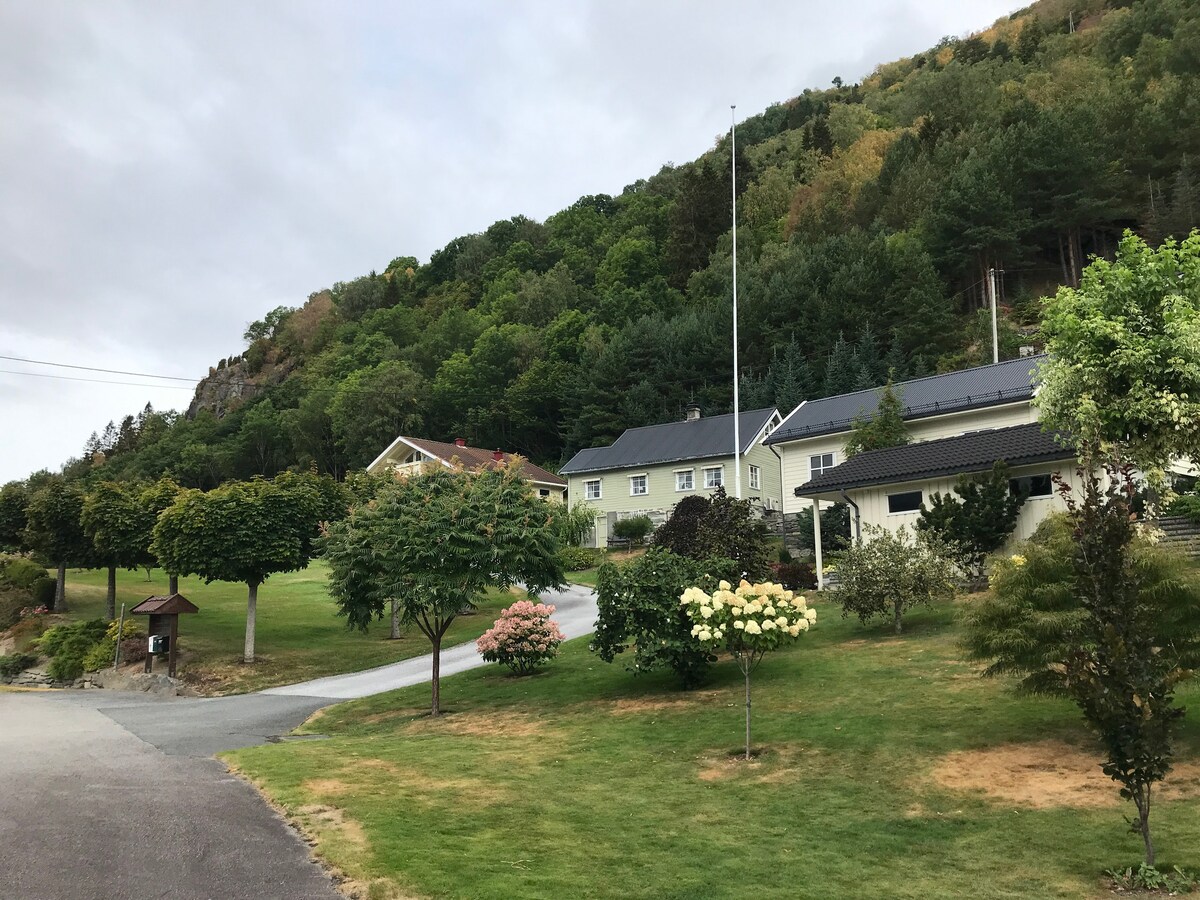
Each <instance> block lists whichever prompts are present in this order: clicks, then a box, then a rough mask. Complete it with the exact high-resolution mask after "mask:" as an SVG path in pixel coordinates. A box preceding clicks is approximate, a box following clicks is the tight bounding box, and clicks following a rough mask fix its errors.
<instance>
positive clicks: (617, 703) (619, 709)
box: [589, 691, 722, 716]
mask: <svg viewBox="0 0 1200 900" xmlns="http://www.w3.org/2000/svg"><path fill="white" fill-rule="evenodd" d="M721 696H722V692H721V691H693V692H691V693H689V694H688V695H687V696H686V697H636V698H634V697H628V698H623V699H620V700H601V701H598V702H596V703H594V704H589V706H591V707H593V708H599V709H601V710H603V711H606V712H608V713H609V714H610V715H614V716H622V715H635V714H637V713H647V712H664V711H670V712H678V711H683V710H687V709H691V708H694V707H696V706H701V705H703V704H711V703H712V702H713V701H714V700H717V699H718V698H719V697H721Z"/></svg>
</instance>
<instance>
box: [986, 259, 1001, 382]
mask: <svg viewBox="0 0 1200 900" xmlns="http://www.w3.org/2000/svg"><path fill="white" fill-rule="evenodd" d="M988 288H989V290H990V291H991V294H992V362H993V363H998V362H1000V330H999V327H998V326H997V324H996V317H997V307H998V306H999V303H998V302H997V298H996V269H995V268H994V267H993V268H991V269H988Z"/></svg>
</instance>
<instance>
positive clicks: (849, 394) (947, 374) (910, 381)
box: [789, 353, 1047, 415]
mask: <svg viewBox="0 0 1200 900" xmlns="http://www.w3.org/2000/svg"><path fill="white" fill-rule="evenodd" d="M1046 355H1047V354H1045V353H1038V354H1035V355H1033V356H1021V357H1018V358H1017V359H1002V360H1000V362H994V363H984V364H983V365H981V366H968V367H967V368H965V369H955V370H954V371H953V372H939V373H938V374H936V375H922V376H921V377H920V378H910V379H908V381H897V382H895V383H893V384H892V387H893V388H900V387H904V386H905V385H906V384H919V383H921V382H923V381H933V380H935V379H938V378H949V377H950V376H951V375H963V374H966V373H967V372H978V371H980V370H981V369H994V368H996V367H997V366H1011V365H1012V364H1013V363H1016V362H1020V361H1021V360H1030V361H1031V362H1032V361H1034V360H1038V359H1042V358H1043V357H1045V356H1046ZM885 387H887V384H886V383H884V384H879V385H876V386H875V387H870V388H862V389H861V390H858V391H847V392H846V393H844V394H830V395H829V396H828V397H816V398H814V399H812V400H808V401H806V402H807V403H820V402H821V401H823V400H834V399H836V398H838V397H854V396H856V395H858V394H873V393H875V392H876V391H881V390H883V389H884V388H885ZM794 411H795V410H793V412H794ZM789 415H790V414H789Z"/></svg>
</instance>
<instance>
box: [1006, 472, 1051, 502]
mask: <svg viewBox="0 0 1200 900" xmlns="http://www.w3.org/2000/svg"><path fill="white" fill-rule="evenodd" d="M1008 489H1009V490H1010V491H1012V492H1013V493H1014V494H1016V495H1017V496H1019V497H1029V498H1033V497H1051V496H1053V495H1054V482H1053V480H1052V479H1051V478H1050V475H1049V474H1048V473H1047V474H1045V475H1026V476H1024V477H1023V478H1010V479H1009V481H1008Z"/></svg>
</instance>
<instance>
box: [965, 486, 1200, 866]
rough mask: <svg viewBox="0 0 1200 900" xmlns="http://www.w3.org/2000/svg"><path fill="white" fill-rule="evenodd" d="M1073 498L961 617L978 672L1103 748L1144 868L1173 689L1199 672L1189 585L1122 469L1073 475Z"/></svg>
mask: <svg viewBox="0 0 1200 900" xmlns="http://www.w3.org/2000/svg"><path fill="white" fill-rule="evenodd" d="M1080 477H1081V478H1082V480H1083V485H1084V490H1083V500H1082V502H1076V501H1075V500H1074V499H1073V498H1072V496H1071V494H1070V491H1069V490H1066V489H1065V488H1063V489H1062V492H1063V496H1064V498H1065V500H1066V501H1067V503H1068V507H1069V512H1068V513H1067V514H1066V515H1065V516H1056V517H1052V518H1050V519H1047V520H1046V521H1045V522H1043V523H1042V524H1041V525H1040V526H1039V527H1038V531H1037V532H1036V533H1035V534H1034V536H1033V537H1032V538H1031V539H1030V540H1029V541H1027V542H1025V543H1024V544H1022V545H1021V547H1020V552H1019V553H1018V554H1015V555H1014V556H1012V557H1011V558H1009V559H1007V560H1004V559H1001V560H998V561H997V563H996V569H995V572H994V573H993V591H992V593H991V595H990V596H985V597H984V598H982V599H981V600H980V601H979V602H978V603H977V604H975V605H974V607H973V609H972V610H971V613H970V615H969V617H968V619H967V635H966V646H967V649H968V651H969V652H970V654H971V655H972V656H973V657H975V658H977V659H986V660H990V661H991V664H990V665H989V666H988V668H987V669H986V670H985V672H984V674H985V675H988V676H994V675H1015V676H1017V677H1018V678H1019V679H1020V680H1019V681H1018V683H1017V684H1018V688H1019V689H1020V690H1022V691H1026V692H1032V693H1044V694H1053V695H1059V696H1066V697H1068V698H1070V699H1071V700H1072V701H1073V702H1074V703H1075V705H1076V706H1077V707H1079V710H1080V712H1082V713H1083V717H1084V719H1085V720H1086V721H1087V723H1088V724H1089V725H1090V726H1091V727H1092V729H1093V730H1094V731H1095V732H1096V734H1097V735H1098V736H1099V738H1100V741H1101V744H1102V745H1103V747H1104V751H1105V755H1104V762H1103V763H1102V764H1101V768H1102V769H1103V771H1104V773H1105V774H1106V775H1108V776H1109V777H1110V778H1112V779H1113V780H1114V781H1116V782H1117V783H1118V784H1119V785H1120V786H1121V788H1120V793H1121V796H1122V797H1124V798H1126V799H1128V800H1132V801H1133V803H1134V806H1135V807H1136V809H1137V818H1136V819H1135V820H1133V821H1132V823H1131V824H1132V827H1133V831H1134V832H1136V833H1137V834H1139V835H1140V836H1141V838H1142V841H1143V844H1144V847H1145V858H1146V864H1147V865H1150V866H1152V865H1154V843H1153V840H1152V838H1151V833H1150V808H1151V796H1152V789H1153V786H1154V785H1155V784H1156V783H1157V782H1158V781H1160V780H1162V778H1163V777H1164V775H1166V773H1167V771H1168V770H1169V769H1170V766H1171V760H1172V757H1173V756H1174V738H1175V736H1176V734H1177V732H1178V728H1179V724H1180V720H1181V719H1182V718H1183V715H1184V710H1183V708H1182V707H1180V706H1178V705H1176V703H1175V696H1174V694H1175V688H1176V686H1177V685H1178V684H1179V682H1180V681H1182V680H1183V679H1184V678H1187V677H1188V676H1190V675H1191V674H1192V672H1193V671H1194V670H1195V669H1196V668H1197V667H1198V666H1200V579H1198V578H1197V576H1196V573H1195V572H1194V571H1193V570H1192V569H1191V568H1190V567H1189V566H1188V564H1187V561H1186V560H1185V559H1183V558H1181V557H1179V556H1177V555H1174V554H1171V553H1170V552H1168V551H1165V550H1163V549H1162V548H1160V547H1158V546H1156V545H1155V544H1153V543H1151V542H1150V541H1149V540H1148V539H1147V538H1146V537H1144V536H1143V535H1141V534H1139V532H1138V528H1137V524H1136V522H1135V520H1134V516H1133V515H1132V499H1133V495H1134V491H1135V482H1134V479H1133V476H1132V470H1131V469H1130V468H1128V467H1116V466H1113V465H1109V466H1106V467H1104V468H1103V470H1102V471H1097V470H1095V469H1088V470H1086V471H1084V470H1081V471H1080Z"/></svg>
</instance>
